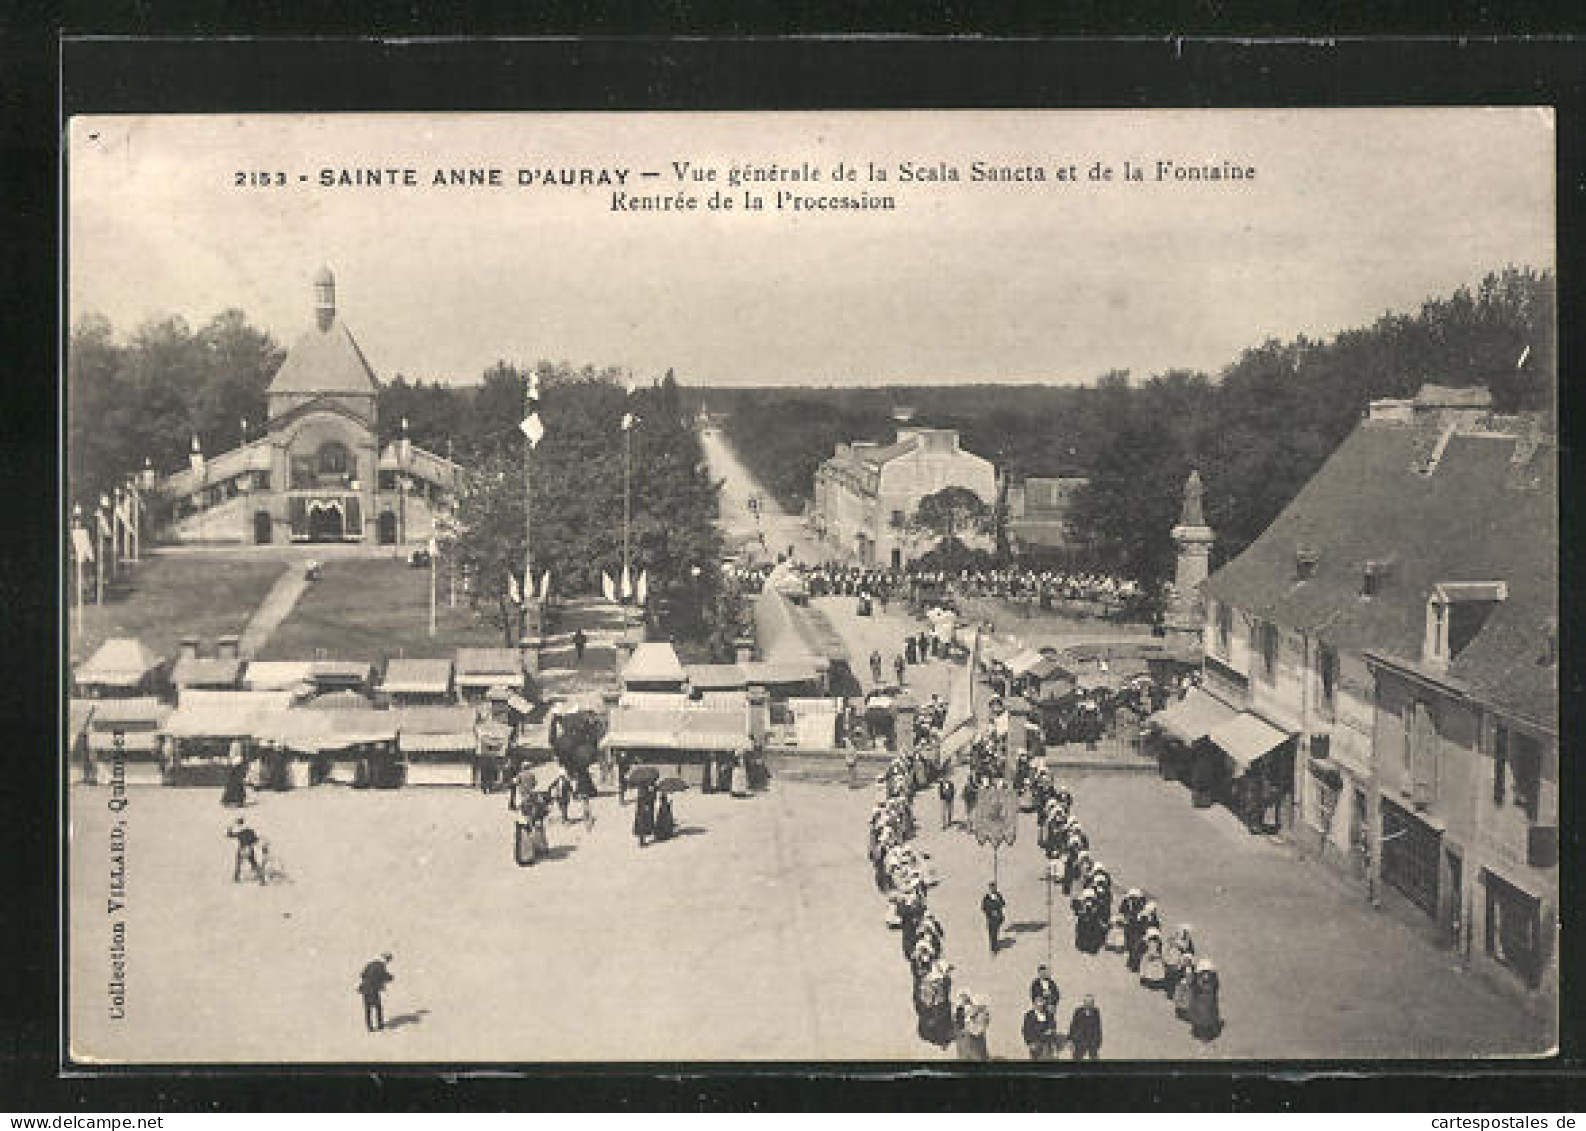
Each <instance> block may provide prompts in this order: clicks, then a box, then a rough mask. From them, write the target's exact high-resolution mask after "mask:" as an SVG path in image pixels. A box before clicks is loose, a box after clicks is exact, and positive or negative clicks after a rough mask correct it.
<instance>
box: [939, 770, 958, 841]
mask: <svg viewBox="0 0 1586 1131" xmlns="http://www.w3.org/2000/svg"><path fill="white" fill-rule="evenodd" d="M954 789H955V787H954V785H953V779H952V777H950V776H949V775H947V774H943V775H942V780H941V781H939V782H937V783H936V796H938V797H940V798H941V799H942V828H944V829H945V828H948V827H950V826H951V825H952V823H953V792H954Z"/></svg>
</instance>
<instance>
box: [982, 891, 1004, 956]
mask: <svg viewBox="0 0 1586 1131" xmlns="http://www.w3.org/2000/svg"><path fill="white" fill-rule="evenodd" d="M1007 908H1008V901H1007V900H1006V899H1004V898H1003V897H1002V893H1001V892H1000V891H998V890H997V882H996V881H995V880H993V881H992V882H991V883H989V884H987V885H986V894H985V895H984V896H982V897H981V900H980V913H981V914H982V915H984V916H985V917H986V941H987V943H989V944H990V946H991V953H992V955H993V956H995V955H996V953H997V951H998V949H999V948H1000V947H1001V946H1002V942H1001V940H1000V939H999V938H998V937H997V936H998V935H999V934H1000V933H1001V931H1002V921H1003V919H1005V918H1006V917H1007Z"/></svg>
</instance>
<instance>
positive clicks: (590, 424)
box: [66, 310, 740, 647]
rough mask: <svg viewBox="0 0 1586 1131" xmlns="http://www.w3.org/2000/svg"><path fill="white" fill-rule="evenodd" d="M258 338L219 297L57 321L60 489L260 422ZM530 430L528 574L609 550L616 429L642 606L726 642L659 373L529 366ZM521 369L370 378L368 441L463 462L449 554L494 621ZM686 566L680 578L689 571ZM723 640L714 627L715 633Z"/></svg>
mask: <svg viewBox="0 0 1586 1131" xmlns="http://www.w3.org/2000/svg"><path fill="white" fill-rule="evenodd" d="M284 357H285V354H284V352H283V351H282V350H281V349H280V348H279V347H278V346H277V345H276V343H275V342H274V341H273V340H272V339H271V337H270V336H269V335H268V334H266V333H264V332H263V331H261V330H258V329H256V328H254V327H253V326H251V325H250V324H249V323H248V321H247V318H246V316H245V315H244V314H243V313H242V312H240V311H236V310H228V311H226V312H225V313H223V314H221V315H219V316H217V317H216V318H215V319H214V320H213V321H211V322H210V323H208V324H207V325H205V326H204V327H203V328H202V329H201V330H199V331H198V332H197V333H194V332H192V331H191V330H190V329H189V328H188V326H187V324H186V323H185V322H184V321H183V320H182V319H180V318H169V319H164V320H161V321H156V322H150V323H148V324H146V325H144V326H142V327H140V328H139V329H137V330H136V331H135V332H133V333H132V334H131V335H130V336H129V337H128V338H127V339H126V340H124V341H118V340H116V338H115V336H114V334H113V331H112V327H111V325H110V323H109V322H108V321H106V320H105V319H104V318H102V317H98V316H89V317H86V318H84V319H83V320H81V321H80V322H79V323H78V324H77V326H76V327H75V328H74V330H73V333H72V338H71V349H70V353H69V355H68V359H67V370H66V372H67V397H68V400H67V467H68V476H69V483H70V498H71V499H72V500H74V501H80V502H82V503H83V504H84V505H85V507H87V506H89V505H91V503H92V501H93V500H95V499H97V498H98V496H99V494H100V493H101V492H103V491H108V490H110V489H112V488H113V487H114V486H115V485H116V484H118V483H122V482H125V481H126V479H127V478H128V477H129V476H130V475H132V474H134V473H135V472H136V471H137V470H138V469H140V468H141V467H142V466H143V463H144V460H145V458H147V459H148V460H149V462H150V463H151V464H152V466H153V467H154V468H155V469H156V470H157V471H159V472H160V473H162V474H163V473H167V472H170V471H172V470H174V469H176V468H178V467H181V466H183V465H184V464H185V463H186V461H187V453H188V451H189V447H190V445H191V443H192V438H193V436H195V435H197V436H198V437H199V439H200V442H201V444H202V446H203V449H204V450H205V451H206V452H209V453H211V454H213V453H216V452H221V451H226V450H229V449H231V448H233V447H235V446H236V445H237V444H238V443H239V442H241V440H242V438H243V421H244V420H246V421H247V422H248V433H247V434H248V435H249V436H250V437H252V438H257V437H258V436H260V435H262V434H263V430H264V427H265V415H266V414H265V390H266V389H267V388H268V387H269V384H270V381H271V380H272V379H273V378H274V376H275V373H276V370H277V369H279V368H280V366H281V362H282V361H283V360H284ZM539 374H540V378H541V382H542V403H541V405H540V413H541V417H542V419H543V421H544V423H545V426H546V435H545V438H544V440H543V441H542V442H541V444H540V445H539V447H538V448H537V449H536V451H535V454H534V469H533V475H534V500H535V502H534V524H535V529H534V559H535V573H536V581H538V575H539V574H540V573H541V572H542V571H544V570H546V569H549V570H550V571H551V574H552V578H553V585H554V588H555V591H556V592H557V593H559V594H561V595H564V596H565V595H570V594H588V593H598V592H599V591H600V574H601V571H603V570H605V571H609V572H611V573H612V574H613V575H616V574H618V573H619V572H620V570H621V566H622V500H623V435H622V430H621V421H622V417H623V414H624V413H625V412H632V413H633V414H635V415H636V416H637V417H638V418H639V423H638V425H637V426H636V427H635V428H634V430H633V432H632V453H633V463H632V468H633V478H632V484H633V492H632V499H633V523H632V542H633V561H634V568H635V572H637V571H638V570H640V569H646V570H648V571H649V591H650V594H651V600H650V608H651V611H652V613H653V614H655V615H657V616H658V617H659V618H661V619H662V620H663V621H664V622H666V624H665V627H667V628H668V629H669V630H674V631H677V632H680V633H682V634H685V635H689V636H692V637H693V638H695V639H701V640H707V639H710V640H714V638H717V637H719V638H720V639H721V641H728V640H730V637H731V636H732V635H733V634H735V633H736V631H737V628H738V624H739V620H740V617H739V615H738V610H737V608H736V606H735V605H734V601H735V600H736V598H735V597H734V596H733V595H732V594H727V593H723V592H722V588H721V580H720V571H719V569H718V568H717V565H718V563H719V561H720V557H721V544H720V539H719V535H718V534H717V531H716V526H715V519H716V515H717V484H716V483H715V482H714V481H712V479H711V478H710V475H709V473H708V471H707V469H706V467H705V464H704V456H703V453H702V451H701V449H700V446H699V441H698V437H697V436H696V434H695V431H694V428H693V422H692V419H691V418H690V417H689V416H688V415H686V414H685V412H684V410H683V406H682V396H681V392H680V390H679V388H678V384H677V381H676V378H675V377H674V376H673V375H672V374H670V373H668V374H667V376H666V378H665V379H664V380H662V381H660V382H658V383H656V384H655V385H654V386H652V387H649V388H641V389H638V390H636V391H635V392H634V393H633V394H631V395H630V394H629V393H628V392H627V391H626V390H625V388H624V387H623V385H622V384H621V383H619V381H618V375H617V374H616V373H615V372H614V371H610V370H608V371H604V372H597V371H595V370H593V369H590V368H585V369H583V370H579V371H574V370H573V369H572V368H571V367H569V366H567V365H565V364H564V365H550V364H545V363H542V364H541V365H540V366H539ZM524 378H525V375H524V374H523V373H521V372H519V371H518V370H517V369H516V368H514V367H513V366H510V365H507V364H506V363H497V364H496V365H495V366H493V367H492V368H491V369H490V370H489V371H488V372H487V373H485V374H484V377H483V380H482V381H481V382H480V383H478V384H474V385H444V384H434V383H431V384H426V383H424V382H416V383H415V382H409V381H407V380H405V379H404V378H402V377H401V376H398V377H396V378H394V379H393V380H391V381H389V382H386V383H383V384H382V385H381V386H380V390H379V399H378V405H377V409H378V418H379V419H378V427H379V435H380V442H381V444H382V445H384V444H386V443H389V442H390V441H391V440H393V439H395V438H396V437H398V436H399V435H400V434H401V431H402V427H403V421H404V420H406V422H407V434H408V436H409V438H410V439H411V440H412V441H413V443H415V444H417V445H418V446H420V447H422V448H426V449H428V450H430V451H433V452H436V453H438V454H441V455H448V454H449V455H451V456H453V457H454V458H455V459H456V460H457V461H458V462H459V463H461V464H462V465H463V466H464V467H465V468H467V469H469V470H470V471H471V472H473V473H474V474H473V475H472V477H471V478H472V480H473V482H472V486H471V487H470V489H469V490H468V491H467V492H466V493H465V496H464V499H463V502H462V506H461V513H460V516H459V517H460V518H461V520H462V523H463V538H462V539H461V541H460V543H459V549H460V551H461V555H462V556H463V557H464V558H465V559H466V560H467V561H468V562H469V563H470V565H471V566H472V567H473V568H474V570H475V574H474V575H475V576H476V577H478V578H479V579H480V581H479V585H478V586H476V588H475V591H474V594H473V597H474V599H475V600H476V601H477V602H478V607H479V609H480V611H481V613H482V614H483V615H485V617H486V619H487V620H489V621H490V622H491V623H494V624H497V625H498V626H501V627H503V629H505V628H506V624H505V619H506V618H505V617H504V615H503V610H502V608H501V600H502V598H503V597H504V595H505V592H506V584H507V582H506V577H507V573H506V571H507V568H508V565H509V564H510V566H511V568H512V569H513V570H514V571H516V572H517V573H518V574H519V576H520V578H521V573H522V568H523V539H524V523H523V519H524V514H523V498H524V493H523V449H524V447H525V442H524V438H523V434H522V433H521V432H520V431H519V430H518V424H519V422H520V421H521V420H522V419H523V415H524ZM696 566H698V567H699V570H700V572H699V574H698V576H697V577H696V576H695V574H694V572H693V570H694V567H696ZM723 646H724V647H725V646H726V645H725V644H724V645H723Z"/></svg>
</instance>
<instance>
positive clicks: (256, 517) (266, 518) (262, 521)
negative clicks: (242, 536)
mask: <svg viewBox="0 0 1586 1131" xmlns="http://www.w3.org/2000/svg"><path fill="white" fill-rule="evenodd" d="M272 540H273V539H272V532H271V526H270V512H269V511H255V512H254V514H253V541H254V544H255V545H257V546H268V545H269V544H270V542H271V541H272Z"/></svg>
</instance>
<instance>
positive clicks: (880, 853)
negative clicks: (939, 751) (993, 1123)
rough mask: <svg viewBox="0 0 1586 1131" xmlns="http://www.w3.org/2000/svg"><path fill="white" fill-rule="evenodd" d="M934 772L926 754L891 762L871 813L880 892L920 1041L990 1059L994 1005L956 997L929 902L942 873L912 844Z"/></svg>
mask: <svg viewBox="0 0 1586 1131" xmlns="http://www.w3.org/2000/svg"><path fill="white" fill-rule="evenodd" d="M936 770H937V767H936V766H935V765H934V764H933V763H932V762H931V761H930V760H929V759H928V758H927V757H926V756H925V755H924V754H921V753H914V752H900V753H899V754H897V755H896V756H895V757H894V758H893V759H892V761H891V762H890V763H889V764H888V765H887V769H886V772H885V774H883V775H882V779H881V785H880V787H879V790H878V792H879V796H878V797H877V799H876V804H875V807H874V808H873V809H872V810H871V813H870V862H871V865H872V867H873V868H874V869H875V880H876V890H878V891H879V892H881V893H882V894H883V895H885V896H886V897H887V899H888V900H889V901H890V903H891V905H892V911H893V915H894V921H895V922H896V923H897V925H898V926H899V927H900V928H901V930H902V944H903V957H904V959H905V960H906V961H907V962H908V964H909V971H910V973H911V974H912V975H913V979H914V991H913V1000H914V1013H915V1017H916V1019H917V1028H918V1032H919V1035H920V1039H921V1040H924V1041H927V1042H929V1043H931V1044H933V1045H936V1046H937V1047H938V1048H946V1047H947V1046H948V1045H949V1044H952V1043H954V1042H956V1043H957V1046H958V1055H959V1056H960V1057H961V1058H962V1059H965V1060H989V1059H990V1055H991V1054H990V1051H989V1049H988V1047H987V1043H986V1034H987V1031H988V1030H989V1029H990V1028H991V1009H990V1007H989V1006H988V1005H987V1003H986V1002H985V1000H984V999H982V998H980V997H978V996H977V995H976V994H974V993H973V992H971V991H969V990H965V989H960V990H959V993H958V995H957V998H956V999H955V998H954V995H953V966H952V963H950V962H948V961H947V959H946V956H945V954H944V951H943V940H944V939H945V938H946V935H947V932H946V929H945V928H943V926H942V922H941V920H940V919H938V918H937V917H936V916H935V914H933V913H932V911H931V909H930V907H929V906H928V904H927V893H928V891H929V889H930V888H931V886H933V885H934V884H935V883H937V881H938V877H937V875H936V874H935V871H934V869H933V868H932V867H931V864H930V859H929V857H928V856H927V855H926V854H925V853H923V852H921V851H920V850H918V849H917V848H915V847H914V846H913V845H912V844H910V843H909V841H910V840H912V839H913V837H914V834H915V832H916V824H915V818H914V804H913V796H914V793H915V791H916V790H917V789H919V788H921V787H923V786H924V785H926V784H927V783H928V782H929V781H930V779H931V778H932V777H933V776H934V775H935V773H936Z"/></svg>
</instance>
